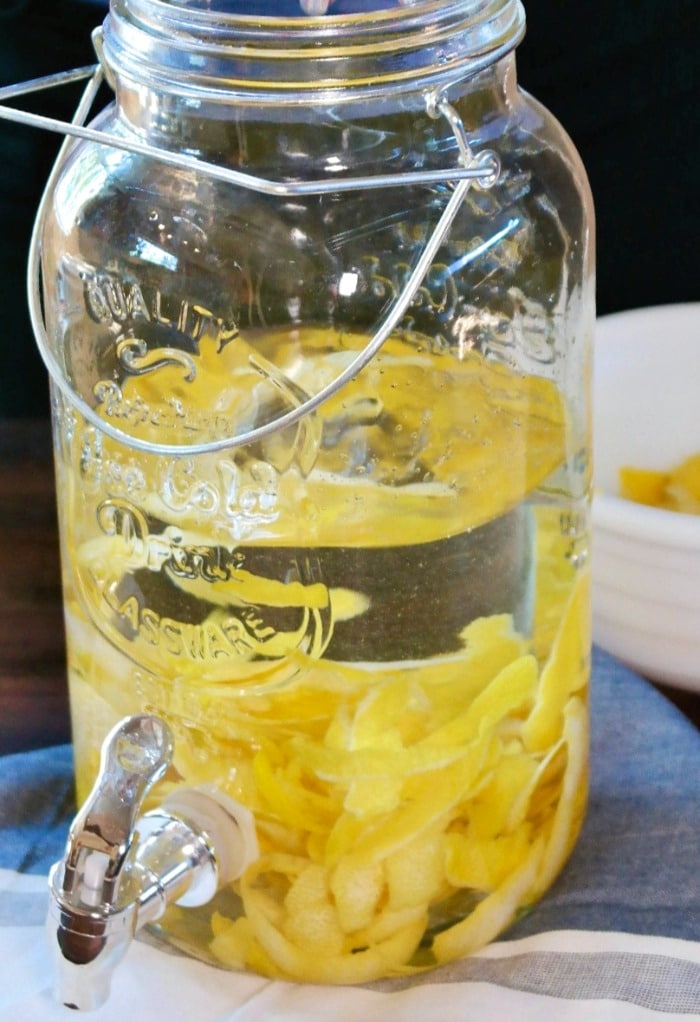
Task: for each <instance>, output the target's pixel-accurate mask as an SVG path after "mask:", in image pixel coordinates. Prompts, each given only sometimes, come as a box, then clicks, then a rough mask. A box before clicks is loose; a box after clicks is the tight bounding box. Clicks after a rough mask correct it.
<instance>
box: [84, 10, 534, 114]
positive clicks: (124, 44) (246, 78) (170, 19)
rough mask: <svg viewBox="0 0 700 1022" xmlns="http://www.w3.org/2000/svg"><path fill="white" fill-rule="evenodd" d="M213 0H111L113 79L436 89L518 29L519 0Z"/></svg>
mask: <svg viewBox="0 0 700 1022" xmlns="http://www.w3.org/2000/svg"><path fill="white" fill-rule="evenodd" d="M226 7H227V9H226V10H221V11H219V10H215V9H213V8H212V4H211V0H112V2H111V6H110V11H109V14H108V15H107V18H106V19H105V22H104V26H103V34H102V54H103V59H104V61H105V63H106V64H107V67H108V70H109V71H110V72H111V73H112V75H113V76H114V77H115V78H116V79H117V80H119V79H126V80H128V81H130V82H131V83H133V84H136V85H140V86H145V87H152V88H155V89H158V90H160V91H163V92H166V93H170V94H175V95H179V96H182V97H188V98H190V99H195V100H196V99H199V100H207V101H213V102H216V101H219V102H231V101H232V100H235V99H236V98H240V99H242V100H245V101H247V102H251V103H253V104H270V103H275V104H280V103H281V104H282V105H289V104H292V105H304V104H308V103H312V104H314V105H316V104H318V103H319V102H333V103H337V102H342V101H346V100H351V99H352V100H356V99H361V98H366V97H368V96H377V95H382V94H386V93H387V92H390V91H392V90H396V89H397V88H405V87H406V86H408V87H410V88H427V87H436V86H441V85H443V84H449V83H450V82H453V81H457V80H460V79H463V78H464V77H467V76H469V75H472V74H475V73H477V72H478V71H480V70H482V69H483V68H484V67H486V66H488V65H489V64H492V63H494V62H495V61H497V60H498V59H499V58H500V57H501V56H504V55H505V54H506V53H508V52H509V51H510V50H512V49H513V48H514V47H515V46H516V45H517V44H518V42H519V41H520V39H521V38H522V35H523V34H524V28H525V12H524V9H523V5H522V3H521V0H416V2H415V3H410V4H408V5H405V6H402V7H400V8H396V7H391V8H386V9H383V10H375V11H371V12H369V13H367V12H365V13H351V14H347V13H343V14H325V15H310V16H305V17H290V16H282V17H280V16H276V15H273V16H268V15H254V14H242V13H239V12H235V11H231V10H230V4H228V5H226Z"/></svg>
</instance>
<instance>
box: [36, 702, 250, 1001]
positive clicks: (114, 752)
mask: <svg viewBox="0 0 700 1022" xmlns="http://www.w3.org/2000/svg"><path fill="white" fill-rule="evenodd" d="M172 753H173V740H172V735H171V732H170V729H169V728H168V726H167V724H165V722H164V721H162V720H160V718H158V717H154V716H150V715H145V714H144V715H141V716H136V717H128V718H127V719H126V720H123V721H122V722H121V723H120V724H118V725H117V726H116V727H115V728H114V729H113V730H112V731H111V732H110V734H109V735H108V736H107V738H106V740H105V743H104V745H103V748H102V760H101V764H100V772H99V775H98V778H97V781H96V782H95V785H94V787H93V789H92V792H91V793H90V795H89V796H88V799H87V801H86V803H85V805H84V806H83V808H82V809H81V810H80V811H79V813H78V815H77V816H76V818H75V820H74V822H73V824H72V826H71V828H70V833H69V835H68V841H67V844H66V852H65V855H64V858H63V859H61V860H60V861H59V862H57V863H56V864H55V866H54V867H53V868H52V870H51V872H50V874H49V892H50V898H49V915H48V921H47V925H48V928H49V939H50V941H51V948H52V953H53V957H54V961H55V964H56V974H55V994H56V996H57V998H58V1000H59V1001H60V1002H61V1003H62V1004H64V1005H66V1006H67V1007H70V1008H81V1009H86V1010H90V1009H94V1008H98V1007H99V1006H100V1005H101V1004H103V1003H104V1001H105V1000H106V999H107V997H108V995H109V989H110V983H111V978H112V973H113V971H114V969H115V967H116V965H117V964H118V963H119V961H120V960H121V959H122V957H123V956H124V954H125V953H126V951H127V949H128V947H129V945H130V943H131V940H132V938H133V937H134V935H135V933H136V932H137V930H139V929H140V928H141V927H142V926H144V925H145V924H146V923H152V922H154V921H155V920H157V919H159V918H160V916H161V915H162V914H163V912H164V911H165V909H166V908H167V906H168V905H170V904H171V903H177V904H178V905H182V906H185V907H188V906H189V907H194V906H197V905H204V904H206V902H208V901H210V900H211V898H212V897H213V896H214V894H215V893H216V891H217V890H218V889H219V888H220V887H221V886H222V885H223V884H225V883H228V882H230V881H231V880H235V879H236V878H237V877H239V876H240V875H241V874H242V873H243V871H244V870H245V868H246V867H247V866H248V865H249V863H251V862H252V861H254V860H255V859H256V858H257V856H258V846H257V840H256V836H255V825H254V821H253V817H252V814H251V813H250V811H249V810H248V809H246V808H245V807H244V806H242V805H240V804H238V803H237V802H234V801H233V800H232V799H229V798H228V797H227V796H226V795H224V793H223V792H221V791H219V789H217V788H215V787H213V786H204V787H202V788H188V789H180V790H177V791H175V792H173V793H171V794H170V795H169V796H168V797H167V798H166V799H165V800H164V802H163V804H162V806H161V807H160V808H158V809H155V810H153V811H151V812H148V813H145V814H144V815H143V816H140V815H139V814H140V810H141V806H142V803H143V800H144V798H145V796H146V794H147V792H148V791H149V790H150V788H151V787H152V786H153V785H154V784H155V782H156V781H157V780H159V779H160V778H161V777H162V776H163V774H164V773H165V771H166V769H167V767H168V764H169V763H170V760H171V758H172Z"/></svg>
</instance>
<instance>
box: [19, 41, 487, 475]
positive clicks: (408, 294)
mask: <svg viewBox="0 0 700 1022" xmlns="http://www.w3.org/2000/svg"><path fill="white" fill-rule="evenodd" d="M98 49H99V47H98ZM86 78H88V79H89V81H88V85H87V87H86V89H85V91H84V93H83V96H82V98H81V100H80V103H79V105H78V107H77V109H76V112H75V114H74V116H73V119H72V121H70V122H63V121H60V120H56V119H54V118H50V117H44V116H42V115H39V114H31V113H28V112H26V111H22V110H16V109H14V108H12V107H7V106H4V105H2V104H3V101H4V100H5V99H7V98H10V97H11V96H18V95H25V94H27V93H30V92H38V91H41V90H43V89H47V88H53V87H56V86H57V85H63V84H67V83H69V82H75V81H81V80H85V79H86ZM103 81H104V71H103V68H102V66H101V65H100V64H97V65H92V66H90V67H84V68H76V69H75V70H73V71H67V72H62V73H59V74H57V75H48V76H46V77H44V78H38V79H34V80H32V81H29V82H24V83H22V84H19V85H11V86H7V87H5V88H3V89H0V118H5V119H7V120H12V121H16V122H19V123H22V124H27V125H30V126H34V127H39V128H45V129H48V130H49V131H54V132H60V133H61V134H63V135H65V136H66V137H65V139H64V142H63V145H62V146H61V148H60V150H59V153H58V156H57V159H56V163H55V164H54V167H53V170H52V171H51V174H50V176H49V179H48V181H47V184H46V188H45V190H44V194H43V196H42V198H41V201H40V203H39V208H38V211H37V216H36V221H35V224H34V230H33V232H32V237H31V242H30V248H29V261H28V266H27V284H28V299H29V313H30V318H31V322H32V327H33V329H34V333H35V335H36V341H37V346H38V348H39V352H40V354H41V356H42V358H43V360H44V363H45V365H46V368H47V370H48V372H49V374H50V376H51V378H52V380H53V382H54V384H55V385H56V386H57V387H58V389H59V390H60V391H61V392H62V393H63V394H64V396H65V397H66V398H67V399H68V401H69V403H70V404H71V405H72V406H73V407H74V408H76V409H77V410H78V411H79V412H80V414H81V415H82V416H83V417H84V418H85V419H86V420H87V421H88V422H90V423H91V424H92V425H93V426H95V427H97V428H98V429H99V430H100V431H101V432H102V433H104V434H105V435H106V436H109V437H110V438H111V439H113V440H115V441H117V442H119V443H124V444H126V445H127V446H129V447H131V448H135V449H137V450H141V451H145V452H146V453H150V454H168V455H178V454H189V455H193V454H207V453H212V452H216V451H221V450H228V449H230V448H233V447H240V446H243V445H244V444H249V443H252V442H255V441H258V440H262V439H264V438H265V437H268V436H270V435H271V434H273V433H276V432H278V431H279V430H282V429H286V428H287V427H289V426H292V425H294V424H295V423H297V422H299V421H300V420H301V419H302V418H304V417H305V416H307V415H309V414H310V413H312V412H314V411H315V410H316V409H317V408H318V407H319V406H320V405H322V404H323V403H324V402H325V401H327V400H328V399H329V398H330V397H332V396H333V395H334V394H335V393H337V391H338V390H339V389H340V388H341V387H343V386H344V385H345V384H347V383H349V382H350V381H351V380H352V379H353V378H354V377H355V376H357V374H358V373H359V372H360V370H361V369H363V368H364V367H365V366H366V365H367V364H368V362H370V361H371V360H372V358H374V356H375V355H376V354H377V352H378V351H379V349H380V348H381V347H382V345H383V344H384V342H385V341H386V340H387V338H388V337H389V336H390V335H391V333H392V332H393V331H394V330H395V329H396V327H397V326H398V325H399V323H400V322H401V319H402V318H403V316H404V314H405V312H406V311H407V309H408V307H409V306H410V304H411V302H412V301H413V298H414V297H415V295H416V292H417V291H418V288H419V287H420V285H421V283H422V281H423V279H424V277H425V276H426V274H427V273H428V271H429V269H430V267H431V265H432V263H433V260H434V258H435V256H436V254H437V252H438V250H439V248H440V246H441V245H442V243H443V241H444V240H445V238H446V236H447V234H448V232H449V230H450V227H451V225H452V223H453V221H454V219H455V217H456V215H457V212H458V211H459V208H460V206H461V205H462V202H463V200H464V197H465V195H466V193H467V191H468V190H469V187H470V185H471V184H472V182H475V183H478V184H479V185H480V187H482V188H490V187H492V186H493V185H494V184H495V183H496V181H497V180H498V177H499V174H500V161H499V160H498V157H497V156H496V154H495V153H494V152H492V151H491V150H482V151H480V152H479V153H478V154H474V153H473V152H472V149H471V146H470V144H469V140H468V137H467V134H466V131H465V129H464V125H463V123H462V120H461V118H460V117H459V114H458V113H457V111H456V110H455V109H454V108H453V107H452V106H451V105H450V103H449V102H448V100H447V98H446V96H444V95H443V94H440V93H436V92H432V93H430V94H428V95H427V96H426V108H427V111H428V113H429V115H430V116H432V117H436V118H437V117H441V116H442V117H445V118H446V120H447V121H448V123H449V125H450V127H451V129H452V132H453V134H454V136H455V140H456V142H457V145H458V148H459V154H460V155H459V166H457V167H454V168H448V169H446V170H437V171H417V172H410V173H402V174H391V175H389V174H387V175H369V176H365V177H350V178H343V179H340V180H335V179H323V180H317V181H299V182H278V181H272V180H269V179H267V178H262V177H257V176H255V175H252V174H245V173H243V172H241V171H237V170H233V169H230V168H226V167H220V166H218V165H216V164H213V163H209V162H208V161H206V160H200V159H198V158H197V157H192V156H187V155H186V154H184V153H172V152H168V151H166V150H161V149H158V148H156V147H155V146H151V145H148V144H146V143H141V142H138V141H137V140H135V139H124V138H121V137H119V136H116V135H114V134H112V133H110V132H106V131H102V130H99V129H95V128H88V127H85V125H84V122H85V119H86V118H87V116H88V114H89V112H90V109H91V108H92V105H93V103H94V101H95V97H96V95H97V92H98V90H99V88H100V86H101V84H102V82H103ZM75 138H79V139H85V140H88V141H92V142H96V143H98V144H100V145H106V146H110V147H114V148H118V149H121V150H127V151H128V152H133V153H136V154H138V155H145V156H149V157H150V158H152V159H154V160H159V161H161V162H163V163H167V164H169V165H171V166H175V167H181V168H185V169H188V170H194V171H197V172H199V173H202V174H205V175H206V174H208V175H209V176H211V177H214V178H216V179H217V180H221V181H225V182H228V183H231V184H235V185H238V186H239V187H243V188H247V189H249V190H252V191H256V192H260V193H262V194H265V195H271V196H277V197H283V196H294V195H297V196H298V195H320V194H325V193H329V192H339V191H350V190H353V191H354V190H358V189H369V188H387V187H394V186H397V185H408V184H430V183H435V182H442V183H446V182H450V183H453V182H454V183H455V184H454V190H453V191H452V194H451V196H450V198H449V200H448V202H447V205H446V206H445V209H444V210H443V212H442V214H441V216H440V218H439V219H438V222H437V224H436V226H435V228H434V230H433V232H432V234H431V235H430V237H429V239H428V241H427V242H426V244H425V247H424V249H423V251H422V253H421V255H420V258H419V259H418V261H417V263H416V265H415V267H414V269H413V270H412V272H411V273H410V275H409V277H408V279H407V280H406V282H405V284H404V287H403V289H402V291H401V293H400V294H399V295H398V296H397V298H396V300H395V301H394V303H393V305H392V306H391V308H390V309H389V311H388V312H387V314H386V316H385V317H384V320H383V321H382V323H381V324H380V326H379V327H378V329H377V331H376V333H375V334H374V336H373V337H372V339H371V340H370V341H369V342H368V343H367V345H366V346H365V347H364V348H363V349H362V351H361V352H360V353H359V354H358V355H357V356H356V357H355V358H354V359H352V361H351V362H349V363H348V365H347V366H346V367H345V369H343V370H342V371H341V372H340V373H338V375H337V376H335V377H334V378H333V380H331V381H330V382H329V383H328V384H326V385H325V386H324V387H323V388H321V390H319V391H318V392H317V393H316V394H314V395H312V396H311V397H309V398H308V399H306V400H305V401H302V402H300V404H298V405H296V406H295V407H294V408H292V409H290V410H289V411H288V412H286V413H285V414H284V415H280V416H279V417H278V418H276V419H273V420H271V421H270V422H267V423H263V424H262V425H260V426H257V427H255V428H254V429H251V430H249V431H248V432H246V433H243V434H241V435H239V436H235V437H224V438H221V439H217V440H209V441H205V442H203V443H191V444H161V443H156V442H154V441H147V440H142V439H140V438H139V437H136V436H132V435H131V434H129V433H126V432H125V431H123V430H120V429H117V428H116V427H115V426H113V425H111V424H110V423H109V422H107V421H106V420H105V419H103V418H102V417H101V416H100V415H98V414H97V412H96V411H95V409H93V408H91V407H90V406H89V405H88V404H87V403H86V402H85V401H84V400H83V398H82V397H80V396H79V395H78V394H76V393H75V391H74V390H73V388H72V387H71V384H70V382H69V380H68V379H67V378H66V376H65V375H64V372H63V370H62V368H61V366H60V365H59V363H58V361H57V360H56V358H55V356H54V354H53V352H52V350H51V345H50V342H49V338H48V335H47V332H46V324H45V322H44V316H43V308H42V298H41V291H40V279H41V232H42V227H43V222H44V219H45V216H46V211H47V208H48V204H49V201H50V196H51V193H52V191H53V185H54V183H55V181H56V179H57V177H58V175H59V173H60V172H61V169H62V167H63V163H64V161H65V159H66V157H67V155H68V152H69V151H70V148H71V145H72V141H71V140H72V139H75Z"/></svg>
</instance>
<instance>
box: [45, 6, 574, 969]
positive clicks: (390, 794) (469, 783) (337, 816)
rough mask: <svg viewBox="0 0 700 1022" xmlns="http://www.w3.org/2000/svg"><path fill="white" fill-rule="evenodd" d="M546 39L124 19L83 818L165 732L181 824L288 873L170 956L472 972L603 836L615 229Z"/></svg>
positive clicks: (82, 433)
mask: <svg viewBox="0 0 700 1022" xmlns="http://www.w3.org/2000/svg"><path fill="white" fill-rule="evenodd" d="M304 6H305V7H306V8H307V10H308V11H311V9H312V7H313V5H310V4H308V3H307V4H305V5H304ZM320 6H321V7H323V6H324V5H323V4H321V5H320ZM325 6H327V5H325ZM368 6H371V7H372V10H371V12H370V11H368V10H367V8H368ZM523 27H524V14H523V10H522V7H521V5H520V3H519V2H518V0H416V2H408V0H405V2H404V3H403V4H400V3H397V2H396V0H393V2H392V0H386V2H383V0H380V2H375V3H372V4H371V5H368V4H366V3H364V2H363V3H359V2H356V3H348V2H341V3H340V4H339V5H336V6H333V7H331V9H330V11H329V12H326V13H322V12H321V13H316V14H313V13H311V14H307V13H305V12H304V11H303V10H302V9H301V7H300V5H299V4H298V3H297V2H296V0H294V2H292V0H287V2H286V3H276V4H273V3H268V2H266V3H244V2H242V0H241V2H234V0H214V2H211V0H128V2H127V0H113V5H112V9H111V11H110V13H109V15H108V17H107V19H106V21H105V24H104V26H103V29H102V33H101V36H100V37H99V39H98V44H99V46H98V48H99V51H100V56H101V60H102V63H103V65H104V67H105V69H106V73H107V77H108V80H109V82H110V84H111V85H112V87H113V89H114V92H115V101H114V103H113V104H112V105H110V106H109V107H108V108H107V109H106V110H104V111H103V112H102V114H100V115H99V117H98V118H97V120H96V121H95V122H94V125H95V127H96V128H98V129H99V130H101V131H104V132H107V133H109V135H110V137H111V142H110V143H109V144H101V143H100V142H97V141H95V140H91V139H88V140H85V139H83V140H80V141H78V142H74V143H73V144H71V145H70V146H69V148H68V150H67V152H66V154H65V156H64V157H62V159H61V163H60V167H59V168H57V171H56V174H55V175H54V179H53V182H52V185H51V188H50V192H49V194H48V196H47V205H46V209H45V215H44V220H43V229H42V237H41V253H42V256H41V258H42V278H43V300H44V315H45V323H46V332H45V335H43V341H41V340H40V343H41V344H42V345H43V352H44V357H45V359H46V361H47V364H48V366H49V368H50V371H51V375H52V381H53V382H52V394H53V415H54V424H55V430H54V436H55V450H56V468H57V481H58V482H57V486H58V503H59V511H60V530H61V542H62V559H63V569H64V579H63V584H64V592H65V615H66V628H67V643H68V664H69V679H70V700H71V712H72V722H73V736H74V747H75V761H76V772H77V789H78V794H79V797H80V798H81V799H82V798H83V797H84V796H85V795H86V793H87V792H88V790H89V788H90V786H91V784H92V782H93V779H94V777H95V773H96V770H97V766H98V756H99V747H100V744H101V742H102V740H103V738H104V736H105V735H106V733H107V732H108V731H109V730H110V728H111V727H112V726H113V725H114V724H115V722H116V721H118V720H119V719H121V718H122V717H123V716H124V715H125V714H133V713H137V712H142V711H147V712H154V713H157V714H158V715H160V716H161V717H163V718H164V719H165V720H166V721H167V722H168V723H169V725H170V727H171V729H172V731H173V734H174V737H175V754H174V761H173V765H172V767H171V768H170V770H169V772H168V773H167V775H166V777H165V779H164V780H163V781H162V782H161V783H160V785H159V787H158V789H157V791H156V797H161V796H162V794H163V792H167V791H168V790H171V789H173V788H177V787H178V786H180V785H185V784H186V785H188V786H192V785H199V784H203V783H207V784H215V785H217V786H219V787H220V788H221V789H222V790H223V791H224V792H226V793H227V794H228V795H230V796H231V797H233V798H235V799H236V800H237V801H239V802H241V803H243V804H245V805H246V806H248V807H249V808H250V810H251V811H252V813H253V814H254V817H255V824H256V829H257V838H258V842H259V846H260V854H259V857H258V858H257V860H256V861H255V862H254V863H253V864H252V865H251V866H250V867H249V868H248V870H247V872H246V873H245V875H244V876H243V877H242V878H241V879H240V880H239V881H237V882H236V884H235V885H233V886H231V887H230V888H228V889H225V890H223V891H222V892H220V894H219V895H217V897H216V899H215V900H214V902H213V903H212V904H211V905H210V906H208V907H206V908H205V909H200V910H197V911H195V910H186V909H179V908H173V909H171V910H169V912H168V913H167V914H166V916H165V918H164V920H162V921H161V923H160V924H159V929H160V932H162V933H163V934H164V935H165V936H166V937H167V938H168V939H171V940H172V941H174V942H176V943H177V944H178V945H180V946H181V947H184V948H186V949H188V950H189V951H191V952H192V953H193V954H195V955H197V956H199V957H201V958H204V959H208V960H211V961H214V962H216V963H217V964H220V965H224V966H229V967H233V968H239V967H249V968H252V969H254V970H259V971H261V972H262V973H266V974H269V975H273V976H283V977H287V978H291V979H296V980H309V981H320V982H323V981H329V982H342V983H348V982H355V981H358V982H359V981H366V980H370V979H373V978H376V977H378V976H382V975H387V974H391V973H392V972H396V971H398V970H400V969H405V968H407V967H408V968H410V967H415V968H422V967H427V966H430V965H434V964H437V963H440V962H444V961H447V960H449V959H452V958H455V957H457V956H459V955H463V954H465V953H468V952H469V951H471V950H472V949H475V948H477V947H479V946H480V945H482V944H484V943H485V942H487V941H488V940H490V939H492V938H494V937H496V936H497V935H498V934H499V933H500V932H501V931H502V930H503V929H504V928H505V927H506V926H507V925H508V924H509V923H510V922H511V921H512V920H513V919H514V918H516V917H517V916H518V915H519V914H520V913H522V912H523V911H526V910H527V908H528V906H530V905H531V904H532V903H533V902H534V901H535V900H536V899H537V898H538V897H539V896H540V895H542V893H543V892H544V891H545V890H546V889H547V887H548V885H549V884H550V883H551V881H552V880H553V878H554V877H555V876H556V874H557V873H558V871H559V870H560V868H561V867H562V865H563V864H564V862H565V860H566V858H567V856H568V854H569V852H570V850H571V848H572V846H573V843H574V841H575V839H576V836H577V832H578V830H579V828H580V825H581V820H582V816H583V813H584V807H585V799H586V776H587V773H586V764H587V696H586V692H587V680H588V672H589V649H590V639H589V623H588V618H589V606H588V563H587V562H588V528H589V523H588V506H589V494H590V485H591V464H590V432H589V429H590V424H589V398H588V384H589V376H590V365H589V359H590V347H591V337H592V328H593V321H594V281H593V236H592V235H593V227H592V207H591V199H590V195H589V191H588V186H587V182H586V177H585V174H584V171H583V168H582V166H581V163H580V160H579V157H578V156H577V154H576V152H575V150H574V148H573V146H572V144H571V142H570V141H569V140H568V138H567V137H566V135H565V134H564V133H563V132H562V129H561V128H560V126H559V125H558V123H557V122H556V121H555V120H554V119H553V117H552V116H551V115H550V114H549V113H548V112H547V111H546V110H544V109H543V108H542V107H541V106H540V105H539V104H538V103H537V102H536V101H535V100H534V99H532V98H531V97H530V96H528V95H526V94H524V93H523V92H522V91H520V89H519V87H518V84H517V81H516V73H515V59H514V53H513V51H514V48H515V46H516V44H517V42H518V41H519V39H520V37H521V35H522V32H523ZM153 150H158V152H154V151H153ZM161 154H162V155H161ZM172 154H177V156H178V159H175V160H169V159H168V156H169V155H172ZM202 161H204V162H205V163H206V164H209V165H210V166H209V168H208V169H207V167H205V166H203V162H202ZM217 168H218V169H219V170H221V173H218V172H217ZM229 171H231V172H233V173H231V174H229V176H228V177H227V176H226V175H227V172H229ZM460 174H461V175H462V176H460Z"/></svg>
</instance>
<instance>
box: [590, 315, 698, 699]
mask: <svg viewBox="0 0 700 1022" xmlns="http://www.w3.org/2000/svg"><path fill="white" fill-rule="evenodd" d="M593 378H594V384H593V421H594V431H595V432H594V438H595V439H594V457H595V482H596V487H595V495H594V498H593V559H592V565H593V637H594V639H595V641H596V642H597V643H598V644H599V645H600V646H602V647H603V648H604V649H606V650H608V651H609V652H610V653H613V654H614V655H616V656H617V657H619V658H620V659H621V660H623V661H624V662H626V663H628V664H629V665H631V666H632V667H634V668H635V669H636V670H638V671H639V672H641V673H642V674H644V675H645V676H646V677H649V678H651V679H652V680H654V681H659V682H664V683H666V684H670V685H675V686H678V687H681V688H687V689H692V690H695V691H700V516H696V515H689V514H678V513H676V512H673V511H663V510H659V509H656V508H651V507H645V506H642V505H640V504H635V503H633V502H631V501H628V500H623V499H622V498H620V497H619V496H617V492H618V471H619V469H620V467H621V466H622V465H635V466H638V467H641V468H652V469H666V470H667V469H670V468H673V467H674V466H675V465H677V464H678V463H679V462H680V461H682V460H683V459H684V458H686V457H687V456H688V455H690V454H696V453H699V452H700V304H687V305H670V306H658V307H655V308H649V309H639V310H633V311H630V312H622V313H616V314H615V315H612V316H605V317H601V318H600V319H599V320H598V323H597V328H596V338H595V362H594V374H593Z"/></svg>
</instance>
